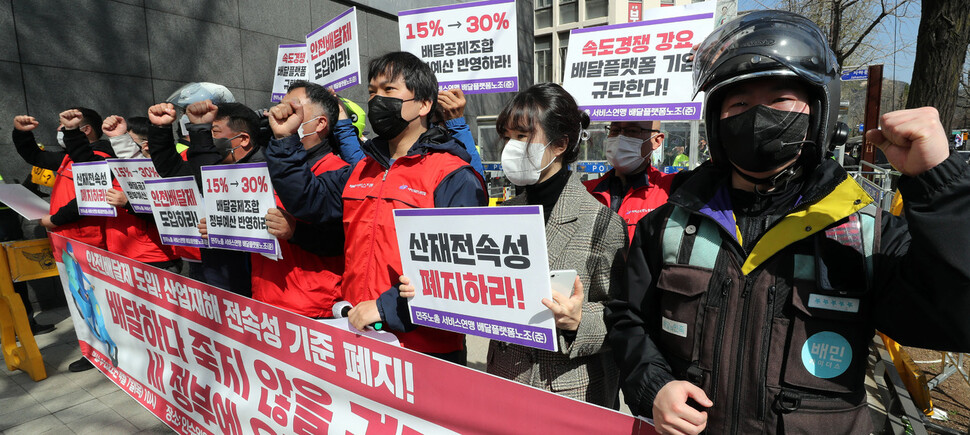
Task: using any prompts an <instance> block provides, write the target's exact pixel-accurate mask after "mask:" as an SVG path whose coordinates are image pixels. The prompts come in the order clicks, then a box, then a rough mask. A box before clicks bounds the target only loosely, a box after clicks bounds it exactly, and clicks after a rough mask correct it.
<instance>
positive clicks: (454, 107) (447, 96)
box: [438, 88, 466, 121]
mask: <svg viewBox="0 0 970 435" xmlns="http://www.w3.org/2000/svg"><path fill="white" fill-rule="evenodd" d="M465 104H466V103H465V93H464V92H462V91H461V88H453V89H445V90H443V91H440V92H438V107H439V110H440V111H441V120H442V121H449V120H452V119H457V118H461V117H462V116H465Z"/></svg>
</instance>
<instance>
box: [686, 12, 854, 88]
mask: <svg viewBox="0 0 970 435" xmlns="http://www.w3.org/2000/svg"><path fill="white" fill-rule="evenodd" d="M694 59H695V60H694V91H695V94H696V93H697V92H702V91H703V92H712V91H714V90H716V89H717V88H719V87H721V86H723V85H725V84H728V83H732V82H735V81H737V80H738V79H742V78H743V77H745V76H750V75H752V74H755V73H760V72H767V71H784V70H787V71H788V72H787V74H794V75H797V76H799V77H801V78H802V79H804V80H806V81H808V82H810V83H811V84H814V85H824V84H825V83H827V82H829V81H830V80H832V79H833V78H835V79H837V78H838V72H839V66H838V63H837V62H836V59H835V55H834V53H833V52H832V50H831V49H830V48H829V46H828V43H827V42H826V40H825V37H824V36H823V35H822V33H821V31H819V29H818V27H817V26H816V25H815V24H814V23H813V22H811V21H810V20H808V19H807V18H805V17H802V16H800V15H797V14H792V13H788V12H782V11H759V12H754V13H750V14H747V15H744V16H742V17H739V18H736V19H734V20H732V21H729V22H728V23H725V24H724V25H723V26H721V27H719V28H718V29H716V30H715V31H714V32H713V33H712V34H711V35H709V36H708V37H707V38H706V39H705V40H704V42H702V43H701V44H700V46H699V47H698V49H697V53H696V54H695V57H694ZM781 75H784V74H781Z"/></svg>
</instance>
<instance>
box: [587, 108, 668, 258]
mask: <svg viewBox="0 0 970 435" xmlns="http://www.w3.org/2000/svg"><path fill="white" fill-rule="evenodd" d="M659 128H660V121H636V122H629V121H617V122H612V123H610V125H609V126H607V127H606V142H605V144H604V148H605V151H606V161H607V162H608V163H609V164H610V165H611V166H613V169H611V170H610V171H609V172H607V173H606V174H605V175H603V176H602V177H600V178H598V179H596V180H589V181H585V182H583V184H584V185H585V186H586V189H587V190H589V193H591V194H592V195H593V196H594V197H595V198H596V199H598V200H599V202H601V203H603V205H605V206H607V207H609V208H610V209H612V210H613V211H614V212H616V213H617V214H619V215H620V217H621V218H623V221H624V222H626V225H627V235H628V236H629V237H630V239H631V240H632V239H633V230H634V229H636V225H637V222H639V221H640V218H642V217H644V216H646V215H647V213H650V212H651V211H652V210H653V209H655V208H657V207H660V206H661V205H663V204H664V203H666V202H667V196H668V194H669V193H670V183H671V181H673V179H674V175H673V174H664V173H663V172H660V171H659V170H658V169H657V168H654V167H653V166H652V165H651V164H650V155H651V154H652V153H653V152H654V151H656V150H657V149H659V148H661V147H663V143H664V134H663V132H661V131H660V130H659Z"/></svg>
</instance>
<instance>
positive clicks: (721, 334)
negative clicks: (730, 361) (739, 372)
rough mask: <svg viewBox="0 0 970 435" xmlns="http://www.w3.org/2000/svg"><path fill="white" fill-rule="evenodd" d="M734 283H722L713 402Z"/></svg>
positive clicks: (712, 389)
mask: <svg viewBox="0 0 970 435" xmlns="http://www.w3.org/2000/svg"><path fill="white" fill-rule="evenodd" d="M732 282H733V281H732V280H731V278H724V280H723V281H721V302H720V303H719V304H718V308H719V309H720V310H721V313H720V315H719V317H718V319H717V332H716V333H715V336H714V355H712V358H714V366H713V367H712V370H711V396H712V397H711V399H712V400H713V399H714V398H716V397H717V382H718V379H717V378H718V373H720V371H719V370H718V368H719V366H720V365H721V345H722V344H723V343H724V326H725V324H726V323H727V314H726V313H725V312H724V309H725V307H726V306H727V300H728V290H729V289H730V288H731V283H732Z"/></svg>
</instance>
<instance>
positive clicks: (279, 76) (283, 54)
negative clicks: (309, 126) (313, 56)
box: [270, 44, 307, 103]
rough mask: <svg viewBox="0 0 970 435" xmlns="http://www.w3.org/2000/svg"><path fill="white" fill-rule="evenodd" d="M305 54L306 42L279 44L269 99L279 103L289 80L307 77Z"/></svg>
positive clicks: (288, 84) (288, 86)
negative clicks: (271, 94) (271, 92)
mask: <svg viewBox="0 0 970 435" xmlns="http://www.w3.org/2000/svg"><path fill="white" fill-rule="evenodd" d="M306 55H307V51H306V44H284V45H280V48H279V50H278V51H277V52H276V73H275V75H274V76H273V77H274V78H273V96H272V97H271V98H270V101H272V102H274V103H279V102H280V101H282V100H283V96H284V95H286V90H287V89H289V88H290V83H291V82H293V81H296V80H306V79H307V64H306Z"/></svg>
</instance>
